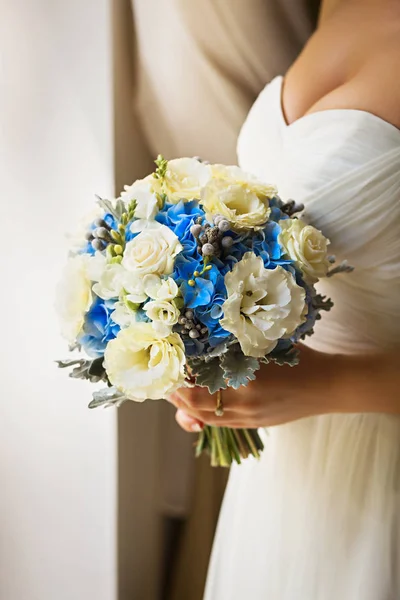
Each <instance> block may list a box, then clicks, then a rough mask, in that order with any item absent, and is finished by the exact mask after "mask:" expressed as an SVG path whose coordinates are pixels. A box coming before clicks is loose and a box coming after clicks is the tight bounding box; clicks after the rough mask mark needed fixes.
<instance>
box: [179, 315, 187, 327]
mask: <svg viewBox="0 0 400 600" xmlns="http://www.w3.org/2000/svg"><path fill="white" fill-rule="evenodd" d="M178 323H179V325H186V323H187V319H186V318H185V317H179V319H178Z"/></svg>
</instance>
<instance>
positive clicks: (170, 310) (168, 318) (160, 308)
mask: <svg viewBox="0 0 400 600" xmlns="http://www.w3.org/2000/svg"><path fill="white" fill-rule="evenodd" d="M144 310H145V311H146V314H147V316H148V317H149V319H151V320H152V321H154V326H155V327H156V328H157V326H158V323H162V324H163V325H166V326H167V327H172V326H173V325H176V323H177V322H178V319H179V315H180V314H181V313H180V310H179V309H178V308H177V306H176V304H175V302H173V301H172V302H168V300H151V301H150V302H147V304H145V305H144Z"/></svg>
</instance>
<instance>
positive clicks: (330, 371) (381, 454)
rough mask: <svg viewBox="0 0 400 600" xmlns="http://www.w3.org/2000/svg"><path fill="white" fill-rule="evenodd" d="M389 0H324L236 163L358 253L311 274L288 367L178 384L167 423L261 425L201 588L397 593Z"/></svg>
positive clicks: (398, 168)
mask: <svg viewBox="0 0 400 600" xmlns="http://www.w3.org/2000/svg"><path fill="white" fill-rule="evenodd" d="M399 72H400V2H399V1H398V0H336V1H334V0H331V1H327V2H326V5H325V6H324V8H323V12H322V18H321V22H320V26H319V28H318V30H317V32H316V33H315V34H314V36H313V37H312V38H311V40H310V41H309V43H308V45H307V46H306V48H305V50H304V51H303V53H302V54H301V56H300V57H299V59H298V60H297V61H296V62H295V64H294V65H293V67H292V68H291V69H290V70H289V72H288V73H287V75H286V77H285V78H284V79H283V78H282V77H278V78H276V79H274V80H273V81H272V83H270V84H269V85H268V86H267V87H266V88H265V89H264V91H263V92H262V93H261V95H260V96H259V98H258V100H257V101H256V103H255V105H254V106H253V108H252V109H251V111H250V114H249V116H248V118H247V120H246V122H245V124H244V126H243V129H242V132H241V134H240V138H239V143H238V155H239V162H240V164H241V166H242V167H243V168H244V169H246V170H248V171H252V172H253V173H255V174H256V175H257V176H259V177H260V178H262V179H263V180H265V181H267V182H271V183H275V184H276V185H277V186H278V189H279V191H280V195H281V197H282V198H283V199H291V198H293V199H296V201H298V202H303V203H304V204H305V216H306V218H307V219H309V220H310V222H311V223H312V224H313V225H315V226H317V227H318V228H320V229H321V230H322V231H323V232H324V234H325V235H326V236H327V237H329V238H330V240H331V242H332V245H331V248H332V253H333V254H336V256H337V258H338V259H343V258H346V259H348V261H349V262H350V263H351V264H352V265H353V266H354V267H355V271H354V273H352V274H351V275H339V276H337V277H335V278H333V279H332V280H326V281H325V282H324V283H323V285H321V286H320V291H322V293H325V294H327V295H328V296H330V297H331V298H332V299H333V300H334V302H335V307H334V309H333V310H332V311H331V312H330V313H329V314H327V315H324V316H323V319H322V320H321V322H319V323H317V327H316V333H315V335H314V336H313V337H312V338H311V339H310V340H309V341H308V342H307V347H305V346H304V347H303V348H302V354H301V356H302V359H301V364H300V366H298V367H296V368H294V369H290V368H289V367H276V366H270V365H267V366H265V367H264V369H263V370H262V371H260V372H259V376H258V378H257V380H256V381H254V382H252V383H251V384H250V385H249V386H248V387H247V388H242V389H241V390H238V391H233V390H228V391H226V392H224V399H223V400H224V407H225V412H224V414H223V416H222V417H217V416H215V414H214V410H215V398H213V397H211V396H208V395H207V393H206V392H205V391H204V390H202V389H195V390H189V389H183V390H181V391H180V392H179V394H177V395H176V396H175V397H174V402H175V403H176V405H177V406H178V408H179V410H178V413H177V419H178V422H179V423H180V424H181V426H182V427H183V428H184V429H187V430H189V431H193V430H196V429H198V428H199V427H201V426H202V424H203V423H210V424H213V425H224V426H233V427H267V428H269V430H268V432H267V433H266V435H265V450H264V453H263V455H262V458H261V460H260V461H258V462H257V461H255V460H251V459H249V460H247V461H245V463H244V464H242V465H241V466H237V467H235V468H233V469H232V472H231V475H230V481H229V484H228V489H227V492H226V496H225V500H224V504H223V508H222V513H221V517H220V522H219V526H218V530H217V535H216V540H215V544H214V550H213V554H212V559H211V565H210V569H209V576H208V582H207V588H206V599H207V600H239V599H241V598H252V599H253V600H267V599H268V600H395V599H399V598H400V417H399V415H400V392H399V390H400V369H399V359H398V353H397V349H398V346H399V341H400V79H399V77H398V74H399Z"/></svg>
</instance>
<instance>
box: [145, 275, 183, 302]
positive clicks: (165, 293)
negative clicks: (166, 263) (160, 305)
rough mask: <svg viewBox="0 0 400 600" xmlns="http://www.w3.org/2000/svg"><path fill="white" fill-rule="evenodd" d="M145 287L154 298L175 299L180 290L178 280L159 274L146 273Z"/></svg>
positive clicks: (150, 296)
mask: <svg viewBox="0 0 400 600" xmlns="http://www.w3.org/2000/svg"><path fill="white" fill-rule="evenodd" d="M143 289H144V291H145V293H146V294H147V296H148V297H149V298H151V299H152V300H173V299H174V298H176V297H177V295H178V291H179V289H178V286H177V284H176V282H175V281H174V280H173V279H172V278H171V277H168V278H167V279H161V277H159V276H158V275H145V276H144V278H143Z"/></svg>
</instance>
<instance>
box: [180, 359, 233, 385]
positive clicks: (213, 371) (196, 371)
mask: <svg viewBox="0 0 400 600" xmlns="http://www.w3.org/2000/svg"><path fill="white" fill-rule="evenodd" d="M188 365H189V367H190V369H191V374H192V375H193V376H194V377H195V378H196V385H200V386H201V387H207V388H208V391H209V392H210V394H215V392H217V391H218V390H225V389H226V387H227V386H226V381H225V380H224V372H223V370H222V368H221V365H220V360H219V358H218V357H217V358H213V359H212V360H209V361H207V362H205V361H203V360H190V359H189V360H188Z"/></svg>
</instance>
